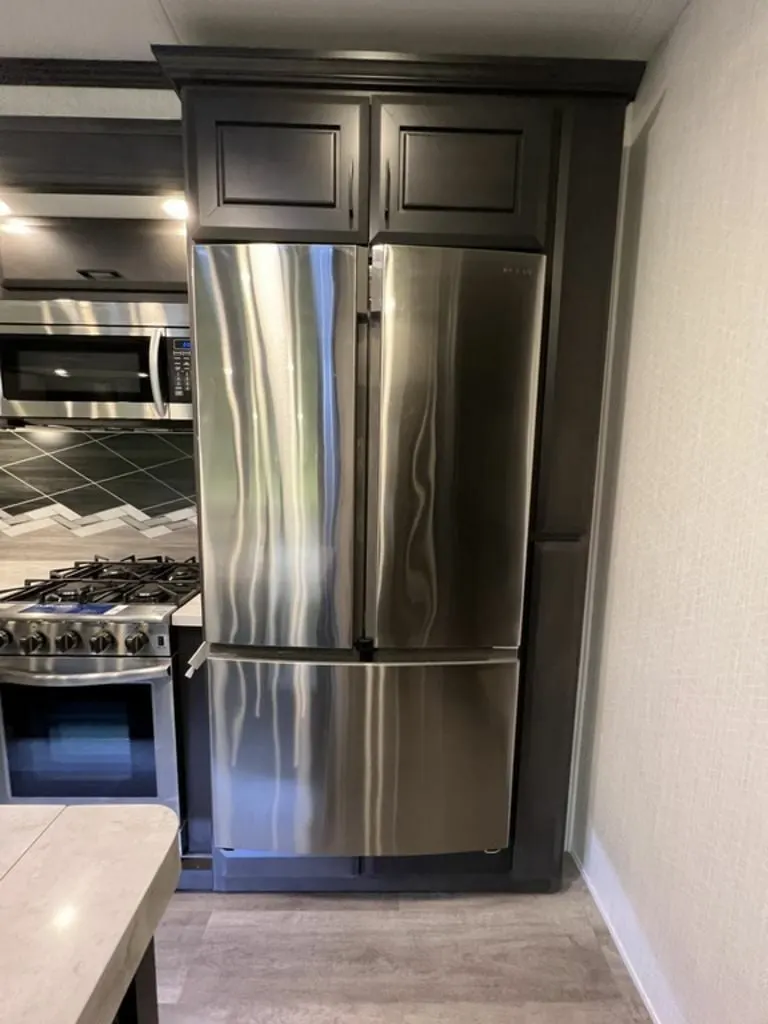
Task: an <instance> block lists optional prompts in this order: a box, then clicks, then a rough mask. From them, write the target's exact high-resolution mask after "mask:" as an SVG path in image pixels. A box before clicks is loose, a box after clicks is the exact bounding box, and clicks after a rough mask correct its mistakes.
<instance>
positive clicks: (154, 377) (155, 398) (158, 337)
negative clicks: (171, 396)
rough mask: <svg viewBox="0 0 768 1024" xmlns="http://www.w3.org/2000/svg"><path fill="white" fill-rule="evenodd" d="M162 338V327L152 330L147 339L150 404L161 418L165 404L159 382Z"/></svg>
mask: <svg viewBox="0 0 768 1024" xmlns="http://www.w3.org/2000/svg"><path fill="white" fill-rule="evenodd" d="M163 338H164V334H163V330H162V328H158V329H157V330H155V331H152V336H151V337H150V339H149V386H150V387H151V388H152V404H153V405H154V407H155V412H156V413H157V415H158V416H159V417H160V418H161V419H165V415H166V405H165V398H164V397H163V388H162V385H161V383H160V347H161V345H162V342H163Z"/></svg>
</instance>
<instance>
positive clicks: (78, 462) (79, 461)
mask: <svg viewBox="0 0 768 1024" xmlns="http://www.w3.org/2000/svg"><path fill="white" fill-rule="evenodd" d="M56 458H57V459H58V460H59V462H63V463H64V465H65V466H69V468H70V469H73V470H75V471H76V472H77V473H81V474H82V475H83V476H84V477H85V478H86V479H88V480H93V481H96V482H98V481H100V480H109V479H110V477H113V476H124V475H125V474H126V473H133V472H134V471H135V469H136V467H135V466H134V465H133V463H132V462H127V461H126V460H125V459H121V458H120V456H119V455H115V453H114V452H112V451H110V450H109V449H108V448H106V447H105V446H104V445H103V444H100V443H99V442H98V441H89V442H88V443H87V444H81V445H78V446H77V448H68V449H67V450H66V451H63V452H57V453H56Z"/></svg>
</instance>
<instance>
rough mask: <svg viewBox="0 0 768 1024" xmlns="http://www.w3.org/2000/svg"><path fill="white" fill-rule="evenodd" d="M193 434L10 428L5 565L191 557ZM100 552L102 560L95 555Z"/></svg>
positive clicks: (0, 455) (1, 540) (2, 461)
mask: <svg viewBox="0 0 768 1024" xmlns="http://www.w3.org/2000/svg"><path fill="white" fill-rule="evenodd" d="M192 444H193V437H192V433H191V431H185V432H176V431H168V432H161V431H104V430H87V431H80V430H68V429H60V428H53V427H39V428H34V429H25V430H0V559H2V560H22V559H24V558H25V557H30V556H34V557H35V558H40V557H43V556H45V555H50V556H51V557H59V556H60V557H62V558H66V557H86V555H85V554H84V552H86V551H87V552H91V549H93V547H94V544H95V543H96V542H97V541H98V544H97V545H96V546H97V547H98V549H99V551H100V552H102V553H106V554H110V555H114V556H117V555H120V554H130V553H133V552H136V553H148V552H149V551H150V550H151V551H152V552H153V553H154V552H158V553H168V554H176V555H181V554H184V553H187V554H191V553H194V551H195V550H196V548H197V510H196V504H195V471H194V459H193V454H192ZM91 553H92V552H91Z"/></svg>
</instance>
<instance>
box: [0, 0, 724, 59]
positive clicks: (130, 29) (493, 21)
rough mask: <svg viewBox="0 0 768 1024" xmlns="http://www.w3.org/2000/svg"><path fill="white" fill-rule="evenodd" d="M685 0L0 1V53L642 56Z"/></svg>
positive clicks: (97, 55)
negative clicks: (167, 49)
mask: <svg viewBox="0 0 768 1024" xmlns="http://www.w3.org/2000/svg"><path fill="white" fill-rule="evenodd" d="M687 2H688V0H0V25H2V32H0V56H5V57H89V58H102V59H113V60H116V59H132V60H148V59H151V53H150V49H149V47H150V45H151V44H152V43H185V44H199V45H204V44H210V45H233V46H288V47H294V48H301V47H308V48H313V49H377V50H380V49H384V50H400V51H410V52H415V51H417V52H423V53H440V52H444V53H458V52H461V53H487V54H493V53H499V54H502V53H504V54H518V55H529V56H544V57H548V56H551V57H611V58H637V59H644V58H647V57H649V56H650V55H651V53H652V52H653V50H654V49H655V48H656V46H657V45H658V44H659V43H660V42H661V40H662V39H663V38H664V36H665V35H666V33H667V32H668V31H669V30H670V29H671V27H672V26H673V25H674V23H675V21H676V20H677V18H678V17H679V15H680V13H681V11H682V10H683V8H684V7H685V6H686V4H687ZM723 2H727V0H723Z"/></svg>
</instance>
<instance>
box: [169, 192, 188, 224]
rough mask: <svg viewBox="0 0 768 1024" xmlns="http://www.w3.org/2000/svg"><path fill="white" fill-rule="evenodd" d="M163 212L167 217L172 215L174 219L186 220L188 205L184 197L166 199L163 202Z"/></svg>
mask: <svg viewBox="0 0 768 1024" xmlns="http://www.w3.org/2000/svg"><path fill="white" fill-rule="evenodd" d="M163 213H165V214H166V215H167V216H168V217H173V218H174V220H186V219H187V217H188V216H189V207H188V206H187V201H186V199H181V198H179V197H176V198H173V199H166V200H165V202H164V203H163Z"/></svg>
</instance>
